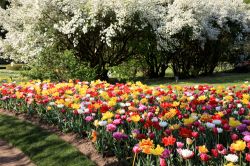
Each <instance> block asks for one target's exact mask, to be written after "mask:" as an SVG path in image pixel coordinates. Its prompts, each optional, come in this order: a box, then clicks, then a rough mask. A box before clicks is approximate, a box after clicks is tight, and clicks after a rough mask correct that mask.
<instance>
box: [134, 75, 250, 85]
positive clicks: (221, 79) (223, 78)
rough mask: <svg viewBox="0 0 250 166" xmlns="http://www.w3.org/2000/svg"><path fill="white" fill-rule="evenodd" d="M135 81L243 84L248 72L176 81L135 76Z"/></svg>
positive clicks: (151, 83)
mask: <svg viewBox="0 0 250 166" xmlns="http://www.w3.org/2000/svg"><path fill="white" fill-rule="evenodd" d="M136 80H137V81H141V82H142V83H144V84H147V85H152V86H157V85H161V84H162V85H164V84H165V85H166V84H187V85H188V84H215V85H224V84H231V85H234V84H243V83H244V82H245V81H249V82H250V73H216V74H214V75H211V76H204V77H198V78H191V79H181V80H179V81H178V83H176V81H175V79H174V78H173V77H165V78H157V79H146V78H137V79H136Z"/></svg>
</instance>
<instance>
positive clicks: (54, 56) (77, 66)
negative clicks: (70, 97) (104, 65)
mask: <svg viewBox="0 0 250 166" xmlns="http://www.w3.org/2000/svg"><path fill="white" fill-rule="evenodd" d="M95 73H96V72H95V69H93V68H89V67H88V64H86V63H81V62H80V61H79V60H78V59H77V58H76V57H74V54H73V51H70V50H66V51H63V52H58V50H57V49H55V48H50V49H48V50H46V51H44V52H42V53H41V54H40V56H39V58H37V59H36V60H34V61H33V62H32V63H30V64H29V66H27V67H26V71H25V72H23V73H22V74H23V75H24V76H27V77H29V78H31V79H41V80H45V79H51V80H57V81H66V80H69V79H80V80H87V81H90V80H93V79H94V78H95V77H96V74H95Z"/></svg>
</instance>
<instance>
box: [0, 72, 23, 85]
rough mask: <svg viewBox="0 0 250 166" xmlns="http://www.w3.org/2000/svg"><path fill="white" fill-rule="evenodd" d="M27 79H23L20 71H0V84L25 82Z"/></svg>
mask: <svg viewBox="0 0 250 166" xmlns="http://www.w3.org/2000/svg"><path fill="white" fill-rule="evenodd" d="M25 80H27V78H24V77H22V76H21V74H20V71H12V70H6V69H2V70H0V82H4V81H17V82H20V81H25Z"/></svg>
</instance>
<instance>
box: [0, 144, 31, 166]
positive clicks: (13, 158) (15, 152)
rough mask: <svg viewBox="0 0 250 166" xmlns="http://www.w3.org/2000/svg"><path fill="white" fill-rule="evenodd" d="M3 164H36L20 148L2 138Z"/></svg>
mask: <svg viewBox="0 0 250 166" xmlns="http://www.w3.org/2000/svg"><path fill="white" fill-rule="evenodd" d="M0 165H1V166H35V165H34V164H33V163H32V162H31V161H30V159H29V158H28V157H27V156H26V155H25V154H24V153H23V152H21V151H20V150H19V149H17V148H14V147H13V146H11V145H9V144H8V143H7V142H6V141H3V140H1V139H0Z"/></svg>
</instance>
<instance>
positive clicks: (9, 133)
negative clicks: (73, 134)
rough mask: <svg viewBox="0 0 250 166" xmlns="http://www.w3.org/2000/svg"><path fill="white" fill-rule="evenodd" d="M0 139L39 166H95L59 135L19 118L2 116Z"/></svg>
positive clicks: (0, 117) (0, 116) (0, 118)
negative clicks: (20, 151)
mask: <svg viewBox="0 0 250 166" xmlns="http://www.w3.org/2000/svg"><path fill="white" fill-rule="evenodd" d="M0 138H1V139H3V140H6V141H7V142H9V143H11V144H12V145H14V146H15V147H17V148H19V149H20V150H22V151H23V152H24V153H25V154H26V155H27V156H28V157H29V158H30V159H31V160H32V161H33V162H34V163H35V164H36V165H37V166H50V165H53V166H93V165H94V163H93V162H92V161H91V160H90V159H88V158H87V157H86V156H84V155H83V154H81V153H80V152H79V151H78V150H77V149H76V148H74V147H73V146H71V145H70V144H68V143H66V142H64V141H63V140H61V139H60V138H59V137H58V136H57V135H55V134H52V133H48V132H46V131H44V130H42V129H41V128H39V127H37V126H34V125H32V124H31V123H27V122H24V121H21V120H18V119H17V118H14V117H10V116H6V115H0Z"/></svg>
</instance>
